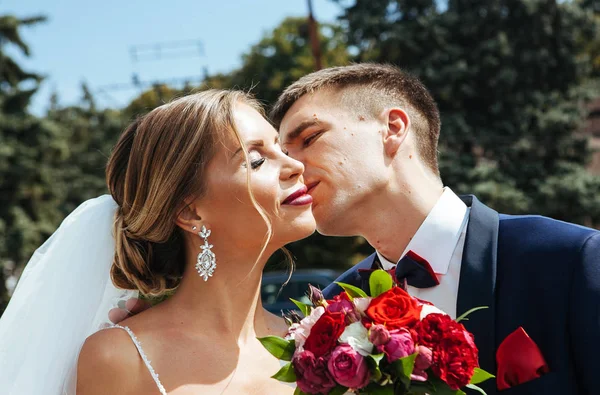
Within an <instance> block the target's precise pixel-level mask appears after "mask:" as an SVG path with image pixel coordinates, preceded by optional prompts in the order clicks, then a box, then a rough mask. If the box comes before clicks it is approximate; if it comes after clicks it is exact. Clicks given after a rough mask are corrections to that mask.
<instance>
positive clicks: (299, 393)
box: [294, 387, 310, 395]
mask: <svg viewBox="0 0 600 395" xmlns="http://www.w3.org/2000/svg"><path fill="white" fill-rule="evenodd" d="M294 395H310V394H307V393H306V392H302V390H301V389H300V387H296V390H295V391H294Z"/></svg>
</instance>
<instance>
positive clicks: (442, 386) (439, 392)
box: [428, 376, 466, 395]
mask: <svg viewBox="0 0 600 395" xmlns="http://www.w3.org/2000/svg"><path fill="white" fill-rule="evenodd" d="M428 381H429V382H430V383H431V385H433V386H434V387H435V391H433V392H432V394H435V395H466V394H465V393H464V392H463V391H462V390H453V389H452V388H450V386H449V385H448V384H446V382H445V381H443V380H442V379H440V378H438V377H432V376H429V380H428Z"/></svg>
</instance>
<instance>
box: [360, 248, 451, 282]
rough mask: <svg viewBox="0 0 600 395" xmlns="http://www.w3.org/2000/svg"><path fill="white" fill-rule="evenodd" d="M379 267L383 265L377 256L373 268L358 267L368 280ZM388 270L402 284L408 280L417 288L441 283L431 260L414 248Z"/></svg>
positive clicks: (361, 274) (362, 275)
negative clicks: (417, 252) (428, 260)
mask: <svg viewBox="0 0 600 395" xmlns="http://www.w3.org/2000/svg"><path fill="white" fill-rule="evenodd" d="M377 269H382V266H381V263H380V262H379V258H378V257H377V256H376V257H375V261H374V262H373V265H372V266H371V269H358V273H359V275H360V276H361V277H363V279H365V278H366V280H367V282H368V277H369V276H370V275H371V273H372V272H373V271H375V270H377ZM386 271H387V272H388V273H390V274H391V275H392V277H394V278H395V280H396V282H397V283H398V284H400V285H402V284H404V282H405V281H406V283H408V285H410V286H413V287H416V288H431V287H435V286H436V285H439V283H440V281H439V280H438V278H437V276H436V275H435V272H434V271H433V269H432V268H431V265H430V264H429V262H427V260H425V259H424V258H422V257H421V256H419V255H418V254H416V253H415V252H414V251H412V250H411V251H408V253H406V255H404V257H402V259H400V261H399V262H398V264H397V265H396V266H395V267H393V268H391V269H390V270H386Z"/></svg>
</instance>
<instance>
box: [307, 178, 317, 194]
mask: <svg viewBox="0 0 600 395" xmlns="http://www.w3.org/2000/svg"><path fill="white" fill-rule="evenodd" d="M317 185H319V181H315V182H311V183H310V184H306V188H307V189H308V190H307V191H306V193H308V194H310V193H311V192H312V191H313V189H315V187H316V186H317Z"/></svg>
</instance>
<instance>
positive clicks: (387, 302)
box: [366, 287, 421, 329]
mask: <svg viewBox="0 0 600 395" xmlns="http://www.w3.org/2000/svg"><path fill="white" fill-rule="evenodd" d="M366 314H367V316H368V317H369V318H370V319H371V320H373V322H374V323H376V324H381V325H385V327H386V328H388V329H402V328H406V327H409V328H410V327H412V326H414V325H415V324H416V323H417V322H419V318H420V316H421V307H420V306H419V303H418V302H417V301H416V300H415V299H414V298H413V297H412V296H410V295H409V294H408V293H407V292H406V291H405V290H403V289H402V288H400V287H393V288H392V289H390V290H389V291H386V292H384V293H382V294H381V295H379V296H378V297H376V298H375V299H373V300H372V301H371V304H370V305H369V308H368V309H367V311H366Z"/></svg>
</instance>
